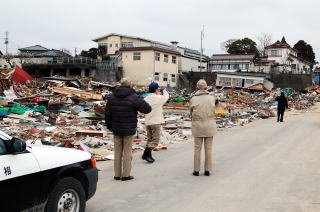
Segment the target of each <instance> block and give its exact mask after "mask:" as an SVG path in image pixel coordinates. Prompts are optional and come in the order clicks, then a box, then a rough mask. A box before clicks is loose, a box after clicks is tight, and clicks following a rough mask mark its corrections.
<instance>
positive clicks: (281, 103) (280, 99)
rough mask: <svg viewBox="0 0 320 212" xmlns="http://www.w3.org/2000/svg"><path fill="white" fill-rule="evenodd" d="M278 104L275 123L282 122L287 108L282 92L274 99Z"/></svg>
mask: <svg viewBox="0 0 320 212" xmlns="http://www.w3.org/2000/svg"><path fill="white" fill-rule="evenodd" d="M275 100H276V101H277V102H278V119H277V121H278V122H279V121H280V122H283V116H284V111H285V110H286V108H288V100H287V98H286V96H285V95H284V93H283V92H281V94H280V96H278V97H276V99H275Z"/></svg>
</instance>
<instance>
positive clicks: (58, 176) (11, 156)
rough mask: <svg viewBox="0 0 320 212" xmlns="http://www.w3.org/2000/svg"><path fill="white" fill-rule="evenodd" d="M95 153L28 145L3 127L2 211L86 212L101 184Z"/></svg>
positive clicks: (0, 146) (0, 163) (0, 157)
mask: <svg viewBox="0 0 320 212" xmlns="http://www.w3.org/2000/svg"><path fill="white" fill-rule="evenodd" d="M97 181H98V170H97V168H96V161H95V159H94V158H93V157H92V156H91V154H89V153H87V152H84V151H80V150H76V149H67V148H62V147H51V146H36V145H30V146H29V145H28V146H27V145H26V143H25V142H24V141H23V140H20V139H18V138H13V137H11V136H9V135H7V134H5V133H4V132H2V131H0V203H1V204H0V211H3V212H6V211H10V212H11V211H22V210H29V209H31V210H32V211H49V212H51V211H54V212H64V211H71V212H78V211H80V212H82V211H85V206H86V201H87V200H88V199H89V198H91V197H92V196H93V195H94V194H95V192H96V188H97Z"/></svg>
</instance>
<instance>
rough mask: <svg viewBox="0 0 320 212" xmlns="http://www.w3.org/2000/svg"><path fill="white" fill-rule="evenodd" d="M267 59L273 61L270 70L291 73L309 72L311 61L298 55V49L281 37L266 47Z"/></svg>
mask: <svg viewBox="0 0 320 212" xmlns="http://www.w3.org/2000/svg"><path fill="white" fill-rule="evenodd" d="M266 53H267V57H268V60H269V61H274V64H273V69H272V71H275V72H280V73H292V74H309V73H310V72H311V63H310V62H308V61H306V60H304V59H302V58H300V57H298V51H297V50H296V49H294V48H291V46H290V45H289V44H288V43H287V42H286V40H285V38H284V37H283V38H282V40H281V41H279V40H278V41H277V42H275V43H274V44H272V45H270V46H267V47H266Z"/></svg>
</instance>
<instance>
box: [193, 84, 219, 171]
mask: <svg viewBox="0 0 320 212" xmlns="http://www.w3.org/2000/svg"><path fill="white" fill-rule="evenodd" d="M214 109H215V98H214V96H211V95H209V92H208V91H207V83H206V81H205V80H203V79H201V80H199V81H198V83H197V92H196V93H195V95H194V96H193V97H192V98H191V100H190V106H189V110H190V115H191V119H192V135H193V136H194V172H193V175H195V176H199V172H200V160H201V148H202V144H204V150H205V166H204V168H205V172H204V174H205V175H206V176H209V175H210V172H211V171H212V143H213V136H215V135H216V134H217V125H216V121H215V118H214Z"/></svg>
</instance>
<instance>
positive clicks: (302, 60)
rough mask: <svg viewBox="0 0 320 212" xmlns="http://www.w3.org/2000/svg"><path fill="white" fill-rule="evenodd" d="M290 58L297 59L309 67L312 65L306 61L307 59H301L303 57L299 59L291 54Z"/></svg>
mask: <svg viewBox="0 0 320 212" xmlns="http://www.w3.org/2000/svg"><path fill="white" fill-rule="evenodd" d="M289 56H290V57H293V58H296V59H297V60H300V61H301V62H303V63H306V64H307V65H311V64H312V63H310V62H309V61H306V60H305V59H303V58H301V57H297V56H295V55H293V54H289Z"/></svg>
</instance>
